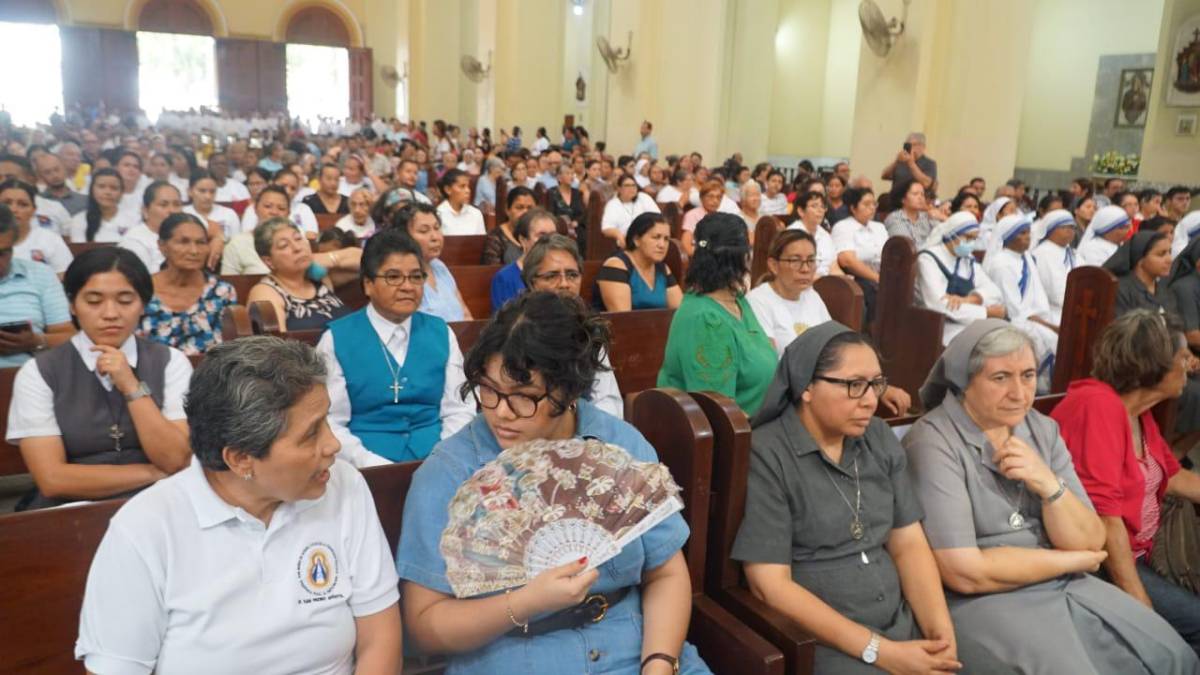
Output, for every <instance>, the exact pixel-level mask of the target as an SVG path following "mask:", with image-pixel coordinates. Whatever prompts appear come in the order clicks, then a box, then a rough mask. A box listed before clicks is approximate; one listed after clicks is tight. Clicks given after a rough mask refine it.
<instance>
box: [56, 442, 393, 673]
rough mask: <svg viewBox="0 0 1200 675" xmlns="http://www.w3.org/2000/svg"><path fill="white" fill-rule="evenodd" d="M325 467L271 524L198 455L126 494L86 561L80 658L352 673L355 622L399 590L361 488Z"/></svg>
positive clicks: (140, 667)
mask: <svg viewBox="0 0 1200 675" xmlns="http://www.w3.org/2000/svg"><path fill="white" fill-rule="evenodd" d="M329 472H330V478H329V482H328V483H327V484H326V489H325V493H324V494H323V495H322V496H320V497H318V498H317V499H312V500H302V501H295V502H286V503H284V504H281V505H280V506H279V507H278V508H277V509H276V510H275V513H274V514H273V515H272V517H271V521H270V524H269V525H265V526H264V525H263V523H262V521H260V520H258V519H257V518H255V517H253V516H251V515H249V514H248V513H246V512H245V511H243V510H242V509H240V508H237V507H234V506H232V505H230V504H228V503H227V502H225V501H224V500H222V499H221V498H220V497H219V496H217V494H216V492H214V491H213V489H212V487H211V486H210V485H209V483H208V480H207V479H206V478H205V476H204V471H203V470H202V469H201V467H200V464H199V463H198V462H196V461H193V462H192V464H191V466H189V467H188V468H187V469H185V470H183V471H181V472H179V473H178V474H176V475H174V476H171V477H169V478H166V479H163V480H161V481H159V482H158V483H156V484H155V485H153V486H151V487H150V488H148V489H147V490H145V491H144V492H142V493H141V494H139V495H138V496H136V497H134V498H133V499H131V500H130V501H129V502H128V503H127V504H126V505H125V506H123V507H122V508H121V510H120V511H118V512H117V514H116V515H115V516H113V519H112V522H111V523H110V524H109V527H108V531H107V532H106V533H105V535H104V539H103V540H102V541H101V542H100V547H99V549H97V551H96V556H95V558H94V559H93V561H92V567H91V571H90V572H89V574H88V581H87V590H86V592H85V594H84V599H83V609H82V611H81V613H80V625H79V639H78V641H77V642H76V644H75V656H76V658H81V659H83V661H84V664H85V665H86V667H87V669H88V670H89V671H92V672H96V673H106V674H107V673H113V674H116V675H123V674H125V673H129V674H134V673H136V674H139V675H140V674H142V673H150V672H151V671H153V672H156V673H159V674H160V675H173V674H178V673H197V674H198V673H235V672H237V673H255V672H257V673H283V672H289V673H299V672H303V673H322V674H335V673H336V674H339V675H340V674H346V675H349V674H350V673H352V672H353V670H354V645H355V637H356V633H355V623H354V620H355V618H356V617H363V616H369V615H371V614H375V613H377V612H380V611H383V610H385V609H387V608H388V607H390V606H392V605H394V604H396V602H397V601H398V599H399V593H398V591H397V588H396V585H397V579H396V572H395V570H394V569H393V568H392V565H391V553H390V551H389V549H388V543H387V539H386V538H385V537H384V534H383V528H382V527H381V526H380V524H379V518H378V515H377V514H376V513H375V504H374V501H373V500H372V498H371V492H370V490H369V489H368V487H367V484H366V481H365V480H364V479H363V477H362V475H361V474H359V472H358V470H357V469H355V468H354V467H352V466H350V465H349V464H348V463H346V462H333V465H332V466H331V467H330V468H329Z"/></svg>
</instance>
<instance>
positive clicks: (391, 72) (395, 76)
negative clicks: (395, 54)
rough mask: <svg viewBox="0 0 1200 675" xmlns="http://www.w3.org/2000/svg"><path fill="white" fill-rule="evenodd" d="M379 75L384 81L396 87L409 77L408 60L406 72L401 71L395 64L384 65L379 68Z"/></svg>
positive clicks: (405, 66) (405, 65)
mask: <svg viewBox="0 0 1200 675" xmlns="http://www.w3.org/2000/svg"><path fill="white" fill-rule="evenodd" d="M379 75H380V77H382V78H383V81H384V83H386V84H387V85H388V86H389V87H391V88H393V89H395V88H396V87H397V86H398V85H399V84H400V83H401V82H403V81H404V80H407V79H408V62H405V63H404V72H403V73H400V72H398V71H397V70H396V68H395V67H394V66H387V65H385V66H382V67H380V69H379Z"/></svg>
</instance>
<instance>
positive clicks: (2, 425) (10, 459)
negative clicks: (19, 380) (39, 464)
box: [0, 367, 29, 476]
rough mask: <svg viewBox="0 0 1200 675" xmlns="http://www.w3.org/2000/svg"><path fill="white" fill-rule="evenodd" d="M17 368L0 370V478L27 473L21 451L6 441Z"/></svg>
mask: <svg viewBox="0 0 1200 675" xmlns="http://www.w3.org/2000/svg"><path fill="white" fill-rule="evenodd" d="M18 370H20V368H19V367H12V368H0V476H12V475H15V474H21V473H27V472H28V471H29V470H28V469H26V468H25V460H23V459H21V450H20V448H18V447H17V446H16V445H15V444H12V443H9V442H8V441H7V440H6V437H7V436H8V409H9V407H10V406H11V405H12V399H13V381H14V380H15V379H16V377H17V371H18Z"/></svg>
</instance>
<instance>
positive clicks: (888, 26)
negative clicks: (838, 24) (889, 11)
mask: <svg viewBox="0 0 1200 675" xmlns="http://www.w3.org/2000/svg"><path fill="white" fill-rule="evenodd" d="M909 2H911V0H904V14H903V15H902V17H901V18H899V19H897V18H896V17H894V16H893V17H892V19H891V20H890V21H888V20H887V19H884V18H883V11H882V10H880V9H879V5H877V4H875V0H862V2H861V3H859V5H858V22H859V23H860V24H862V32H863V38H865V39H866V41H867V46H868V47H870V48H871V51H873V52H875V55H876V56H878V57H880V58H883V57H885V56H887V55H888V52H890V51H891V50H892V45H894V44H896V40H897V39H898V38H899V37H900V36H901V35H903V34H904V23H905V22H906V21H908V3H909Z"/></svg>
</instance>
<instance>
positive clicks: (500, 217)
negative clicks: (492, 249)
mask: <svg viewBox="0 0 1200 675" xmlns="http://www.w3.org/2000/svg"><path fill="white" fill-rule="evenodd" d="M507 209H508V179H507V178H505V177H504V176H501V177H500V179H499V180H497V181H496V223H495V224H496V225H499V224H500V223H503V222H505V221H507V220H508V210H507ZM476 260H478V258H476Z"/></svg>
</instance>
